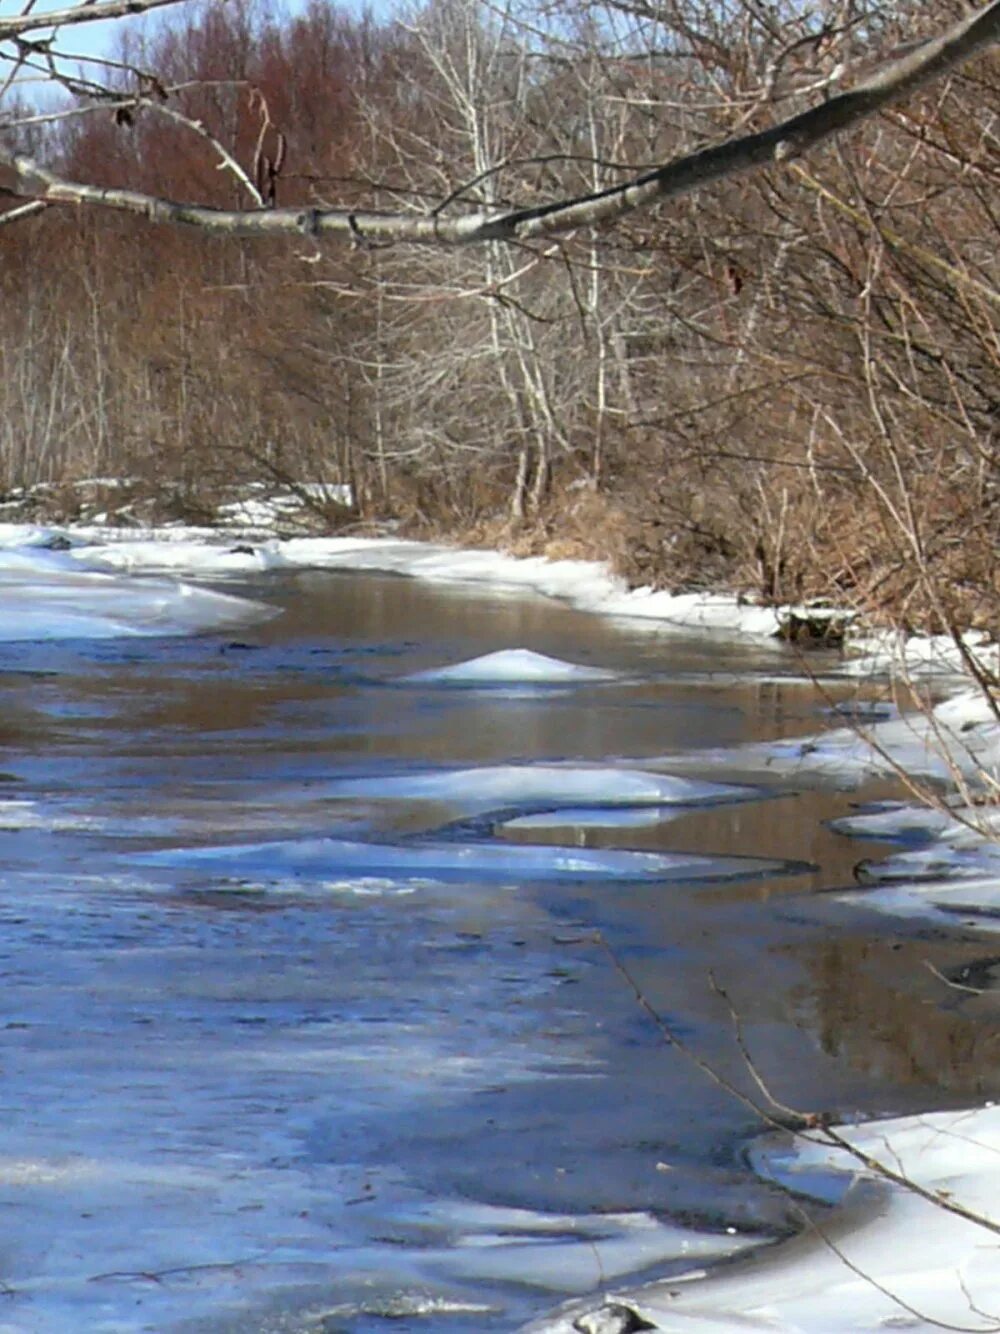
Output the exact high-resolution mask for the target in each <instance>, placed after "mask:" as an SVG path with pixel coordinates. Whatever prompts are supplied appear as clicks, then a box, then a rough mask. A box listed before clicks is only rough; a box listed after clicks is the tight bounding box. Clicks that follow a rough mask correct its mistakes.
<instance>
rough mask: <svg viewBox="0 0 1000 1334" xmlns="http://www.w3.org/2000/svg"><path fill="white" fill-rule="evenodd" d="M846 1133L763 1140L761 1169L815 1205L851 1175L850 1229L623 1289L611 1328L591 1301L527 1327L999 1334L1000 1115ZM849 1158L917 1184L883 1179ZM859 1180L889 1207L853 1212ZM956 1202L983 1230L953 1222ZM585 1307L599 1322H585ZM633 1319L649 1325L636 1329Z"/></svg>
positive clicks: (566, 1332)
mask: <svg viewBox="0 0 1000 1334" xmlns="http://www.w3.org/2000/svg"><path fill="white" fill-rule="evenodd" d="M837 1133H838V1134H839V1135H840V1136H841V1137H842V1138H843V1140H844V1141H845V1143H846V1145H847V1146H849V1147H848V1148H842V1147H839V1146H837V1145H834V1144H831V1143H830V1142H829V1140H828V1138H827V1137H826V1136H825V1135H824V1133H823V1132H822V1131H815V1132H807V1133H806V1134H804V1135H802V1136H801V1137H799V1138H797V1139H796V1140H795V1141H794V1142H785V1143H781V1144H774V1143H772V1142H768V1141H765V1142H764V1143H763V1144H762V1145H761V1146H760V1147H759V1148H758V1149H757V1151H756V1153H755V1155H754V1159H755V1167H756V1168H757V1170H758V1171H759V1172H761V1173H762V1174H763V1175H765V1176H767V1177H770V1178H773V1179H775V1180H778V1181H780V1182H782V1183H783V1184H785V1185H787V1186H788V1187H789V1188H791V1189H793V1190H799V1191H801V1192H803V1193H804V1194H807V1195H808V1194H810V1193H815V1192H816V1190H817V1184H818V1181H819V1180H822V1178H823V1177H827V1178H829V1177H830V1176H831V1175H832V1174H840V1175H841V1177H842V1182H841V1186H840V1191H841V1192H843V1191H844V1190H845V1188H846V1196H845V1198H844V1199H843V1201H842V1204H841V1208H842V1209H844V1211H845V1213H846V1214H847V1215H848V1219H847V1220H846V1221H847V1225H846V1226H845V1225H844V1224H843V1223H838V1222H837V1221H836V1218H834V1219H830V1218H829V1217H828V1218H827V1219H825V1220H824V1221H818V1222H817V1223H816V1224H815V1226H814V1227H812V1226H808V1225H806V1226H805V1230H804V1232H803V1234H802V1236H801V1237H799V1238H796V1239H795V1240H794V1241H792V1242H788V1243H783V1244H780V1245H778V1246H775V1247H773V1248H771V1249H770V1250H766V1251H764V1252H762V1253H761V1252H757V1253H755V1254H754V1255H753V1256H752V1257H751V1258H750V1259H749V1260H746V1261H741V1262H738V1263H736V1264H734V1265H731V1266H723V1267H722V1268H720V1269H718V1270H716V1271H715V1272H714V1273H710V1274H708V1275H707V1277H706V1276H705V1274H704V1271H698V1270H694V1271H692V1272H690V1273H689V1274H686V1275H683V1274H682V1275H680V1276H678V1277H675V1278H672V1279H670V1281H669V1282H665V1283H653V1284H650V1285H649V1286H647V1287H645V1288H639V1289H637V1290H634V1291H631V1292H627V1293H624V1294H622V1295H620V1296H617V1297H616V1295H615V1294H614V1292H612V1293H610V1294H609V1295H608V1296H607V1297H606V1299H605V1302H604V1303H603V1310H604V1315H605V1322H604V1323H603V1324H602V1323H598V1320H597V1319H596V1318H595V1316H596V1315H597V1314H599V1313H600V1311H601V1307H600V1306H598V1305H596V1304H593V1303H592V1304H591V1305H590V1307H589V1308H581V1307H580V1306H579V1305H577V1306H573V1307H572V1308H568V1309H567V1311H566V1312H565V1313H564V1314H561V1315H555V1316H553V1317H551V1318H548V1319H544V1320H541V1321H536V1322H533V1323H532V1324H531V1325H529V1326H528V1327H527V1329H528V1330H530V1331H531V1334H579V1331H581V1330H585V1331H590V1330H593V1331H594V1334H628V1331H630V1330H635V1329H640V1328H645V1329H653V1330H662V1331H664V1334H667V1332H668V1331H669V1334H682V1331H686V1330H690V1331H692V1334H695V1331H703V1332H704V1334H734V1332H735V1331H737V1330H748V1331H750V1330H759V1331H768V1334H820V1331H822V1334H867V1332H868V1331H872V1332H874V1331H876V1330H883V1331H884V1330H888V1329H906V1330H924V1331H930V1330H932V1329H953V1330H954V1329H961V1330H965V1331H983V1334H986V1331H989V1330H995V1329H996V1327H997V1321H996V1312H998V1311H1000V1265H998V1264H997V1260H996V1257H997V1247H998V1245H1000V1211H998V1209H997V1200H998V1199H1000V1108H997V1107H992V1106H990V1107H983V1108H979V1109H975V1110H970V1111H961V1112H938V1113H934V1114H930V1115H926V1116H911V1117H902V1118H899V1119H897V1120H892V1121H877V1122H872V1123H870V1124H869V1125H862V1126H853V1127H849V1128H845V1129H841V1130H839V1131H838V1132H837ZM851 1150H853V1151H854V1153H855V1154H859V1155H864V1156H867V1157H868V1158H869V1159H870V1160H871V1161H872V1162H874V1163H878V1164H881V1165H882V1166H883V1167H884V1168H886V1169H887V1171H888V1172H889V1173H892V1174H894V1175H895V1176H897V1177H900V1178H905V1179H906V1181H908V1182H911V1183H913V1187H914V1188H910V1187H908V1186H906V1185H903V1184H897V1183H895V1182H886V1181H885V1180H883V1179H882V1178H880V1177H879V1175H878V1174H877V1173H876V1172H874V1171H872V1170H869V1169H867V1168H865V1167H864V1166H863V1165H862V1163H861V1162H859V1159H858V1157H856V1156H853V1155H852V1152H851ZM855 1179H857V1180H855ZM862 1179H867V1180H868V1181H869V1182H872V1181H874V1182H878V1183H879V1191H878V1195H879V1197H880V1198H877V1199H873V1198H872V1196H871V1194H870V1193H869V1198H868V1199H867V1201H864V1202H859V1203H858V1206H857V1207H856V1208H855V1209H853V1210H852V1209H851V1197H852V1193H853V1194H854V1195H855V1196H856V1195H857V1194H859V1193H860V1192H859V1191H858V1185H859V1184H860V1183H861V1180H862ZM852 1180H855V1184H854V1185H850V1184H849V1183H850V1182H851V1181H852ZM830 1184H831V1183H830V1182H829V1181H828V1182H827V1187H828V1189H829V1187H830ZM950 1204H954V1205H959V1206H961V1207H962V1208H964V1209H965V1210H968V1211H970V1213H971V1214H973V1215H976V1216H978V1218H979V1219H981V1220H983V1221H976V1220H975V1219H972V1218H969V1217H965V1216H961V1215H960V1214H958V1213H953V1212H949V1211H948V1208H947V1207H946V1206H948V1205H950ZM587 1309H589V1311H590V1313H591V1315H590V1316H589V1317H588V1315H587V1314H585V1313H584V1314H583V1318H582V1319H581V1311H582V1310H583V1311H584V1312H585V1311H586V1310H587ZM616 1310H617V1312H618V1313H619V1314H617V1315H616ZM628 1312H632V1313H633V1315H638V1316H639V1317H640V1318H641V1319H642V1320H644V1321H645V1322H646V1324H644V1325H640V1324H638V1323H636V1322H635V1321H634V1319H633V1321H632V1323H629V1320H628V1315H627V1313H628ZM588 1320H589V1321H590V1323H587V1322H588ZM574 1321H577V1323H574Z"/></svg>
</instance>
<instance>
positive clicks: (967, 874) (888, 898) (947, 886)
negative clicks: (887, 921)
mask: <svg viewBox="0 0 1000 1334" xmlns="http://www.w3.org/2000/svg"><path fill="white" fill-rule="evenodd" d="M832 827H833V828H834V829H836V830H838V831H839V832H840V833H844V834H848V835H851V836H854V837H858V838H869V839H886V840H887V841H892V842H902V843H904V844H907V845H909V846H907V847H906V849H905V850H904V851H902V852H895V853H892V854H889V855H887V856H885V857H881V858H870V859H868V860H866V861H864V862H862V863H861V864H860V865H859V867H858V870H857V876H858V879H859V880H860V881H861V882H862V883H863V884H868V885H875V886H876V888H875V889H870V890H869V889H865V890H862V891H859V894H858V895H857V896H856V895H850V897H851V898H853V899H855V901H858V902H862V903H865V904H867V905H868V906H869V907H872V908H876V909H877V910H879V911H880V912H888V913H892V914H894V915H903V916H907V917H911V916H919V917H931V918H934V919H937V920H938V921H950V923H951V924H952V925H955V924H956V921H960V922H961V923H962V924H963V925H971V926H977V927H980V928H985V929H988V930H993V931H996V930H1000V842H998V839H1000V809H998V808H997V807H996V806H992V805H991V806H962V805H959V804H957V803H956V804H954V805H952V806H950V807H945V808H942V809H934V808H932V807H930V806H919V805H908V804H904V803H893V804H891V805H888V806H886V807H884V808H882V809H880V810H876V811H871V812H865V813H862V814H858V815H852V816H847V817H844V818H842V819H840V820H835V821H833V822H832Z"/></svg>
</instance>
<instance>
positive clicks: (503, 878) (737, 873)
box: [134, 838, 794, 888]
mask: <svg viewBox="0 0 1000 1334" xmlns="http://www.w3.org/2000/svg"><path fill="white" fill-rule="evenodd" d="M134 860H135V861H136V862H137V863H138V864H140V865H145V866H153V867H155V866H169V867H173V868H178V867H181V868H189V869H192V870H199V871H202V872H209V873H211V874H213V876H214V877H216V878H218V879H221V880H223V881H224V882H235V883H236V884H237V885H238V886H239V887H244V886H245V885H246V884H247V883H248V882H250V883H261V882H262V883H264V884H266V885H276V886H287V885H291V886H298V885H304V884H311V885H320V886H322V885H329V884H330V883H331V882H332V883H334V884H336V885H337V887H338V888H349V887H350V879H349V878H350V877H352V876H361V877H363V878H364V880H363V883H364V882H367V881H368V880H369V879H371V878H372V877H387V878H389V879H391V880H396V881H412V880H420V881H455V880H459V881H465V880H474V881H478V882H482V881H490V882H492V883H498V882H499V883H508V882H509V883H518V882H521V881H525V880H528V881H531V880H548V881H553V880H557V881H585V880H599V881H603V880H618V881H637V880H653V881H692V880H727V879H734V878H742V877H744V876H754V875H764V874H767V873H780V872H781V871H783V870H788V869H789V868H790V864H789V863H786V862H781V861H775V860H773V859H770V858H765V857H712V856H701V855H698V854H694V853H691V854H688V853H673V852H663V853H659V852H623V851H618V850H613V849H598V848H563V847H549V846H537V847H536V846H531V845H524V844H509V843H502V844H496V843H409V844H388V843H359V842H348V841H346V840H341V839H332V838H317V839H297V840H290V841H287V842H275V843H250V844H234V845H229V846H225V847H207V848H170V849H165V850H163V851H159V852H149V853H141V854H138V855H137V856H136V858H135V859H134ZM792 869H794V868H792Z"/></svg>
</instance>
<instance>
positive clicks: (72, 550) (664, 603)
mask: <svg viewBox="0 0 1000 1334" xmlns="http://www.w3.org/2000/svg"><path fill="white" fill-rule="evenodd" d="M251 502H252V503H250V505H249V508H246V505H243V502H241V505H243V508H242V509H241V507H240V505H237V506H235V507H228V508H227V509H226V512H225V514H224V515H223V516H222V517H223V518H224V519H225V521H226V522H227V523H234V524H238V523H239V522H240V521H241V520H245V521H246V522H247V524H248V526H249V527H250V528H252V529H253V530H254V531H255V532H256V531H257V529H258V528H259V527H260V524H259V522H258V521H259V520H262V519H263V520H265V526H266V525H270V526H272V527H273V525H274V523H275V521H276V515H277V514H278V511H275V510H274V508H273V506H272V505H271V504H270V502H267V503H265V501H263V500H261V499H260V498H253V497H252V498H251ZM244 531H246V530H244ZM26 541H30V542H32V543H33V544H34V545H46V544H51V543H53V542H55V543H57V544H59V545H63V544H65V545H66V546H67V547H68V552H67V555H68V556H69V557H70V558H71V560H72V562H73V563H74V564H75V565H77V566H78V567H79V568H81V569H86V570H99V571H105V572H107V571H116V572H129V573H156V574H163V573H172V574H178V575H179V574H183V575H186V576H188V577H192V578H193V577H202V578H233V577H243V576H246V575H253V574H260V573H263V572H267V571H271V570H287V569H320V570H370V571H381V572H383V573H394V574H402V575H408V576H410V577H412V578H417V579H426V580H432V581H436V582H446V583H462V584H476V585H481V586H482V587H483V588H484V589H490V590H497V589H508V590H517V591H522V592H534V593H538V594H541V595H543V596H545V597H551V598H558V599H560V600H561V601H564V602H568V603H570V604H571V605H573V606H576V607H579V608H580V609H581V610H585V611H593V612H600V613H602V614H605V615H611V616H626V617H632V618H636V619H639V620H644V621H649V622H651V623H655V624H656V625H658V626H660V627H662V628H673V629H681V630H706V631H720V632H724V633H725V634H727V635H736V636H748V637H751V638H754V639H761V640H766V639H769V638H773V637H774V636H775V635H777V634H778V633H779V632H780V630H781V629H782V627H783V625H785V624H786V623H787V621H788V618H789V617H790V616H792V615H796V614H798V615H801V616H803V617H806V618H810V617H813V618H814V617H816V616H819V617H828V618H829V617H834V616H836V617H844V616H846V617H848V618H849V615H850V613H846V612H830V611H825V610H820V611H818V612H817V611H815V610H814V609H808V608H792V607H785V608H778V609H775V608H771V607H759V606H756V605H753V604H752V603H749V602H746V601H745V600H744V599H743V598H740V597H737V596H735V595H730V594H725V593H715V594H710V593H680V594H674V593H666V592H659V591H656V590H653V589H650V588H638V589H629V588H628V587H627V586H626V584H625V582H624V581H623V580H621V579H619V578H617V577H616V576H614V575H613V574H611V573H610V572H609V570H608V568H607V566H606V565H604V564H602V563H600V562H597V561H579V560H549V559H548V558H547V557H544V556H528V557H518V556H507V555H503V554H501V553H499V552H494V551H478V550H469V549H464V548H455V547H446V546H441V545H438V544H435V543H430V542H411V541H404V540H400V539H398V538H371V537H368V538H362V537H301V538H290V539H288V540H285V541H279V540H278V539H276V538H274V537H268V538H267V539H265V540H263V541H257V540H255V538H250V539H249V540H247V539H245V538H244V537H242V536H241V534H240V529H239V528H238V527H234V528H232V529H231V531H230V532H228V533H224V532H220V531H219V530H213V529H206V528H193V527H183V526H180V525H177V526H174V527H170V528H158V529H150V530H147V531H145V532H143V534H142V535H141V536H137V535H136V532H135V530H128V529H115V528H106V527H101V526H99V525H93V524H91V525H71V526H67V527H64V528H59V529H56V528H49V529H45V528H39V527H36V526H33V525H24V524H5V525H0V546H5V545H6V546H13V545H18V546H23V545H24V544H25V542H26Z"/></svg>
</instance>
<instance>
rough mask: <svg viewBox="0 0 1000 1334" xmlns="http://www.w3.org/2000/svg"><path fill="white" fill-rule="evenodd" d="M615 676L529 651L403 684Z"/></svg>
mask: <svg viewBox="0 0 1000 1334" xmlns="http://www.w3.org/2000/svg"><path fill="white" fill-rule="evenodd" d="M618 675H619V674H618V673H617V672H611V671H606V670H605V669H603V668H601V667H584V666H581V665H580V664H578V663H575V662H563V661H562V660H561V659H559V658H550V657H548V656H547V655H546V654H544V653H534V652H532V651H531V650H530V649H525V648H514V649H501V650H500V651H499V652H498V653H486V654H484V655H483V656H482V657H481V658H472V659H471V660H470V661H468V662H457V663H454V664H453V665H452V666H450V667H436V668H433V669H431V670H430V671H425V672H414V673H412V674H411V675H410V676H406V677H404V678H403V680H404V681H412V682H414V683H417V682H420V683H426V684H427V685H455V686H466V685H468V686H478V685H503V684H506V683H511V684H523V685H573V684H576V683H583V682H587V681H613V680H615V679H617V677H618Z"/></svg>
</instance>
